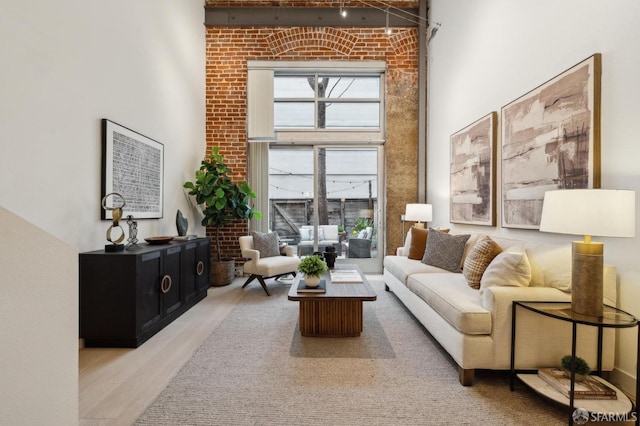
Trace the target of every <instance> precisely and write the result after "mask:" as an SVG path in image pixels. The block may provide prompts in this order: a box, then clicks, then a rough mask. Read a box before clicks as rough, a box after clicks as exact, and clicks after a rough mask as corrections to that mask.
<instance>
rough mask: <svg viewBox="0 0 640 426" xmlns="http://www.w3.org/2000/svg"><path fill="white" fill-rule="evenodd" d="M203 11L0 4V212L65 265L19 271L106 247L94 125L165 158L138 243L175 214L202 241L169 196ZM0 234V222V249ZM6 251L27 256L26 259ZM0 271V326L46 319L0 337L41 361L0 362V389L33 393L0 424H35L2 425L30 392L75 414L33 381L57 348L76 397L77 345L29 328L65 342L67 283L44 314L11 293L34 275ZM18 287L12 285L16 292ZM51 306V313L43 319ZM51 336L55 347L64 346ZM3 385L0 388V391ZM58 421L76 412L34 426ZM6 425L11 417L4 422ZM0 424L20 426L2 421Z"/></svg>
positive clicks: (7, 408) (200, 136) (199, 145)
mask: <svg viewBox="0 0 640 426" xmlns="http://www.w3.org/2000/svg"><path fill="white" fill-rule="evenodd" d="M203 6H204V1H203V0H180V1H175V0H136V1H129V0H113V1H108V2H98V1H95V0H88V1H78V0H75V1H74V0H58V1H55V2H16V1H9V0H0V9H1V10H2V13H0V40H1V42H0V58H2V66H0V207H4V208H6V209H7V210H9V211H11V212H13V213H15V214H16V215H18V216H19V217H21V218H23V219H25V220H26V221H28V222H30V223H32V224H34V225H35V226H36V227H38V228H41V229H43V230H44V231H45V232H46V233H49V234H51V235H52V236H54V237H57V239H59V240H61V241H63V242H64V244H66V245H68V246H70V247H72V248H73V249H74V250H71V252H72V253H71V254H70V252H68V251H63V252H62V253H51V258H50V259H39V258H32V259H31V265H32V267H33V266H34V265H37V266H41V264H45V265H46V264H47V263H49V262H48V261H50V260H51V259H57V261H59V262H61V263H62V264H69V262H71V263H70V264H71V265H72V270H73V271H74V272H77V252H81V251H87V250H94V249H98V248H101V247H102V246H103V245H104V244H105V243H106V241H105V231H106V229H107V227H108V225H109V222H104V221H101V220H100V177H101V139H100V120H101V119H102V118H108V119H110V120H112V121H115V122H117V123H119V124H122V125H124V126H126V127H129V128H131V129H133V130H136V131H138V132H140V133H142V134H144V135H146V136H148V137H150V138H152V139H155V140H157V141H159V142H161V143H163V144H164V146H165V170H164V197H165V199H164V218H163V219H159V220H143V221H140V223H139V225H138V238H139V239H140V240H142V239H143V238H144V237H148V236H154V235H167V234H168V235H174V234H175V233H176V228H175V215H176V211H177V209H180V210H182V212H183V213H185V215H186V216H187V218H188V219H189V224H190V229H189V232H193V233H198V234H200V235H203V234H204V231H203V230H202V228H201V227H200V226H199V225H197V223H196V222H197V220H196V218H195V216H194V214H193V211H192V210H191V209H190V207H189V205H188V202H187V200H186V197H185V195H184V192H183V190H182V183H183V182H184V181H185V180H187V179H191V178H192V174H193V172H194V170H195V169H196V168H197V167H198V165H199V163H200V161H201V159H202V158H203V155H204V150H205V36H204V33H205V31H204V25H203V22H204V7H203ZM125 214H126V212H125ZM10 226H11V225H9V222H8V221H0V231H2V232H3V235H4V233H6V232H9V231H11V229H9V227H10ZM26 228H29V227H26ZM125 229H126V225H125ZM14 249H15V250H17V251H18V253H20V251H21V250H22V251H24V253H22V255H23V256H24V257H27V256H31V253H30V252H29V249H28V248H26V247H23V246H20V245H18V246H15V247H14ZM40 254H41V255H42V256H46V253H40ZM2 266H3V269H2V274H0V286H1V287H2V288H3V293H2V294H3V302H2V303H3V306H4V304H5V303H6V304H7V306H11V310H10V311H8V312H15V311H16V310H20V309H22V310H24V312H48V313H49V314H50V315H52V316H53V317H52V318H51V317H50V318H48V319H42V318H39V317H34V318H35V319H37V321H34V322H32V323H24V324H22V326H21V325H20V324H14V323H13V322H12V323H11V328H9V327H10V325H8V324H7V323H4V322H3V323H2V324H0V335H2V336H5V337H8V338H9V339H10V340H12V341H19V342H21V344H23V345H25V347H23V348H22V349H23V350H24V351H25V352H27V353H32V354H37V355H38V357H40V359H39V360H40V361H42V362H37V360H36V359H31V358H30V359H19V358H9V359H6V358H5V357H4V353H3V357H2V365H1V366H0V377H1V378H4V377H5V374H2V373H5V372H7V373H8V372H9V371H8V370H14V371H12V372H11V374H12V375H14V373H16V374H15V375H17V376H18V377H20V376H24V377H31V378H38V377H39V378H40V379H39V380H38V379H34V380H29V381H28V385H27V387H30V386H31V387H32V390H33V391H34V392H20V393H16V394H15V395H14V398H15V400H12V398H11V394H9V395H8V399H7V398H4V397H3V402H2V411H0V414H1V416H0V423H2V424H5V423H6V424H43V423H40V422H38V421H37V420H35V417H34V418H33V419H32V420H34V421H30V417H29V416H30V415H31V414H32V413H30V412H22V413H17V412H15V410H19V409H20V408H19V407H24V405H23V404H22V401H18V398H25V395H26V398H29V402H30V406H31V407H32V411H38V410H41V409H44V410H47V409H48V408H50V407H51V404H50V403H48V402H47V401H43V400H42V399H41V395H42V393H41V392H37V391H36V390H37V389H36V387H37V386H36V385H34V383H39V385H40V386H51V387H55V388H56V390H57V392H59V393H61V394H67V395H69V394H71V398H63V399H64V400H65V401H68V400H69V399H70V400H73V401H77V388H76V387H69V386H67V385H66V383H58V382H56V381H53V382H51V381H47V380H46V378H47V377H48V376H49V374H48V373H49V369H50V368H51V365H52V363H51V362H45V361H46V359H47V357H48V356H49V353H50V350H51V348H49V347H47V346H48V345H54V346H57V345H59V346H57V347H55V348H54V349H53V352H55V353H59V350H62V351H63V352H64V351H66V352H67V355H68V356H67V357H64V356H62V357H57V358H56V361H57V362H59V368H60V369H61V370H63V371H68V367H69V365H71V366H72V370H73V371H74V372H75V376H74V378H73V381H72V382H73V383H77V349H78V348H77V339H76V340H75V342H74V344H73V345H69V342H68V341H67V340H65V339H63V338H61V339H59V340H56V339H50V340H49V341H38V339H36V338H34V336H37V335H38V332H37V331H36V330H34V327H35V328H37V327H39V323H41V321H43V320H44V321H47V320H48V321H50V322H51V324H58V325H59V324H65V325H66V327H68V326H71V328H72V329H73V333H74V334H75V336H76V338H77V327H78V321H77V317H78V306H77V305H78V303H77V302H78V300H77V276H76V275H74V276H73V278H72V280H73V282H72V283H68V282H65V283H64V284H65V285H63V286H61V287H60V288H57V290H58V291H60V292H62V294H61V295H60V297H56V298H55V299H54V300H51V298H49V297H48V293H47V292H43V293H42V294H41V297H39V298H38V297H29V298H26V297H25V294H29V295H31V293H25V291H26V290H25V288H24V285H25V284H27V283H29V282H31V281H32V280H33V277H34V276H35V277H37V274H35V275H31V274H29V275H28V276H27V275H25V274H27V273H29V272H30V271H29V269H28V268H25V265H22V264H12V263H8V264H7V263H3V265H2ZM6 268H8V270H7V269H6ZM20 276H25V278H24V280H22V281H20V280H19V279H18V280H16V277H18V278H19V277H20ZM9 279H12V281H11V282H9ZM51 285H52V286H54V287H52V288H56V287H55V283H51ZM52 303H57V304H58V306H56V309H55V310H53V311H51V309H50V308H51V304H52ZM54 330H57V331H58V332H59V333H60V337H63V336H65V335H66V334H65V333H67V332H68V329H66V328H65V329H61V328H58V329H56V328H55V327H54ZM53 333H54V334H52V336H54V337H55V336H56V334H55V331H54V332H53ZM3 342H5V341H4V339H3ZM3 346H4V343H3ZM11 354H14V353H13V352H11ZM12 356H14V355H12ZM15 356H17V355H15ZM35 358H37V357H35ZM65 358H66V359H65ZM8 385H9V384H7V383H4V382H2V383H0V387H2V388H3V389H6V388H5V386H8ZM3 396H4V394H3ZM43 407H44V408H43ZM12 411H13V412H12ZM70 412H71V413H72V416H71V418H73V419H76V421H77V402H76V403H74V404H62V405H61V406H57V408H56V412H53V411H52V412H50V413H40V414H41V415H42V414H45V415H46V414H48V420H49V422H48V423H47V424H61V425H62V424H64V425H69V424H72V422H69V421H68V420H69V418H70V417H69V413H70ZM12 414H13V417H12ZM19 414H21V415H22V416H23V417H15V416H16V415H19ZM9 418H11V419H16V418H18V419H20V418H21V420H22V421H19V422H17V423H16V422H13V421H11V422H5V421H4V420H6V419H9Z"/></svg>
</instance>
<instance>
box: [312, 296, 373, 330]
mask: <svg viewBox="0 0 640 426" xmlns="http://www.w3.org/2000/svg"><path fill="white" fill-rule="evenodd" d="M361 332H362V300H359V299H354V300H352V299H346V300H345V299H343V300H340V299H338V300H336V299H318V300H301V301H300V333H301V334H302V335H303V336H308V337H357V336H360V333H361Z"/></svg>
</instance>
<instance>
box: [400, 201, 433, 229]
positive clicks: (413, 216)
mask: <svg viewBox="0 0 640 426" xmlns="http://www.w3.org/2000/svg"><path fill="white" fill-rule="evenodd" d="M432 219H433V209H432V208H431V204H407V207H406V210H405V213H404V220H405V221H407V222H416V223H415V225H414V226H415V227H416V228H424V224H423V223H422V222H431V220H432Z"/></svg>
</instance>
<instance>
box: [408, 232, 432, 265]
mask: <svg viewBox="0 0 640 426" xmlns="http://www.w3.org/2000/svg"><path fill="white" fill-rule="evenodd" d="M409 233H410V234H411V246H410V247H409V253H408V254H407V257H408V258H409V259H415V260H422V258H423V257H424V250H425V249H426V248H427V237H428V236H429V230H428V229H424V228H416V227H415V226H412V227H411V229H410V230H409ZM405 254H406V253H405Z"/></svg>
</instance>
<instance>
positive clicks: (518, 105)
mask: <svg viewBox="0 0 640 426" xmlns="http://www.w3.org/2000/svg"><path fill="white" fill-rule="evenodd" d="M601 73H602V65H601V56H600V54H595V55H593V56H591V57H589V58H587V59H585V60H584V61H582V62H580V63H579V64H577V65H575V66H573V67H572V68H569V69H568V70H566V71H564V72H563V73H562V74H560V75H558V76H556V77H554V78H552V79H551V80H549V81H547V82H546V83H544V84H542V85H541V86H539V87H537V88H536V89H534V90H532V91H530V92H529V93H527V94H525V95H523V96H521V97H520V98H518V99H516V100H514V101H513V102H511V103H510V104H508V105H505V106H504V107H502V112H501V115H502V117H501V121H502V162H501V170H502V173H501V174H502V179H501V180H502V183H501V185H502V226H503V227H506V228H525V229H538V228H539V225H540V216H541V213H542V201H543V198H544V193H545V191H549V190H554V189H577V188H599V187H600V78H601Z"/></svg>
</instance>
